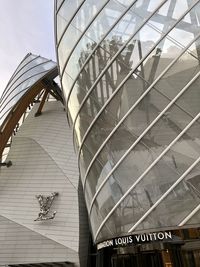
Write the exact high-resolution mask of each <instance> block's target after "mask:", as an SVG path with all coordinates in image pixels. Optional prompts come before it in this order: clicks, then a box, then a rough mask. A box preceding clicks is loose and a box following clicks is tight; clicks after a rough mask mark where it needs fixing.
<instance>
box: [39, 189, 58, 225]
mask: <svg viewBox="0 0 200 267" xmlns="http://www.w3.org/2000/svg"><path fill="white" fill-rule="evenodd" d="M56 196H58V192H53V193H51V195H50V196H43V195H36V196H35V197H36V198H37V200H38V202H39V204H40V212H39V214H38V217H37V218H36V219H35V220H34V221H46V220H51V219H54V217H55V215H56V211H54V212H53V213H52V214H50V215H49V211H50V208H51V205H52V203H53V201H54V198H55V197H56Z"/></svg>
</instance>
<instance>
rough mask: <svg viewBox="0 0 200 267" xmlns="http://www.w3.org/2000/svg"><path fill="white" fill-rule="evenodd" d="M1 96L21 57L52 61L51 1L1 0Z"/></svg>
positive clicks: (53, 49)
mask: <svg viewBox="0 0 200 267" xmlns="http://www.w3.org/2000/svg"><path fill="white" fill-rule="evenodd" d="M0 7H1V8H0V95H1V93H2V91H3V90H4V88H5V86H6V84H7V82H8V80H9V78H10V77H11V75H12V73H13V72H14V70H15V69H16V67H17V65H18V64H19V63H20V61H21V60H22V59H23V57H24V56H25V55H26V54H27V53H29V52H31V53H33V54H36V55H41V56H43V57H46V58H48V59H52V60H55V48H54V21H53V19H54V18H53V8H54V0H0Z"/></svg>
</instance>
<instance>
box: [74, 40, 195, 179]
mask: <svg viewBox="0 0 200 267" xmlns="http://www.w3.org/2000/svg"><path fill="white" fill-rule="evenodd" d="M197 45H198V42H197ZM164 61H165V58H164ZM188 61H189V62H190V64H189V67H190V69H187V70H188V71H187V72H186V71H183V72H181V71H180V72H178V73H177V69H179V68H181V67H182V65H183V64H184V62H185V64H187V62H188ZM144 69H145V68H144ZM197 71H199V63H198V61H197V60H196V59H195V58H194V57H193V56H190V55H187V54H184V55H183V56H182V57H180V59H179V60H178V61H177V63H176V64H174V65H173V67H171V69H170V70H169V71H168V72H167V73H166V74H165V75H164V76H163V78H162V79H161V80H160V81H159V82H158V83H157V84H156V85H155V87H154V89H152V90H151V91H150V92H149V93H148V94H147V95H146V97H145V98H144V99H143V100H142V101H141V102H140V103H139V104H138V105H137V106H136V108H135V109H134V110H133V111H132V113H131V114H130V115H129V116H128V118H127V119H126V120H125V121H124V123H123V124H122V126H121V127H120V128H119V130H118V131H117V132H116V133H115V134H114V136H113V137H112V138H111V139H112V140H118V141H116V144H117V146H118V142H119V140H122V139H123V134H125V133H126V135H128V134H131V135H133V136H138V135H140V134H141V133H142V131H144V130H145V128H146V127H147V126H148V125H149V124H150V123H151V122H152V121H153V119H154V118H155V117H156V116H157V115H159V113H160V111H162V110H163V109H164V108H165V107H166V106H167V104H168V103H169V102H170V100H171V99H172V97H175V94H174V92H176V94H177V93H178V92H180V90H181V89H182V88H183V87H184V86H185V85H186V84H187V83H188V82H189V81H190V80H191V78H192V77H193V75H192V73H193V74H194V75H195V74H196V72H197ZM143 73H145V72H143ZM172 73H173V87H171V92H172V93H170V92H169V91H167V92H165V91H166V90H163V89H166V86H164V84H163V83H164V82H165V81H166V78H168V79H169V80H170V77H171V74H172ZM162 81H164V82H162ZM198 83H199V82H198V81H197V82H196V83H194V84H193V85H192V87H191V89H190V90H188V91H186V93H185V96H186V97H184V98H180V100H179V101H178V102H177V103H178V106H179V107H180V108H182V109H183V108H184V111H186V112H187V113H188V114H189V115H191V116H193V115H194V114H196V113H197V111H198V101H199V100H200V99H199V92H198ZM149 84H150V83H149V82H148V83H147V82H145V81H144V80H142V79H141V78H140V77H135V78H134V77H132V79H130V80H129V81H128V82H127V83H126V85H125V86H124V88H123V90H124V91H123V94H122V95H121V93H120V92H119V94H117V95H116V96H115V98H113V100H112V101H111V102H110V104H109V105H108V106H107V108H106V109H105V111H104V112H103V113H102V114H101V116H100V117H99V119H98V120H97V121H96V123H95V125H94V126H93V128H92V129H91V131H90V133H89V135H88V136H87V138H86V140H85V144H86V145H87V147H90V148H91V151H92V154H93V155H95V153H96V151H97V150H98V148H99V147H100V145H101V144H102V143H103V141H104V140H105V138H106V137H107V136H108V134H110V132H111V130H112V129H113V128H114V126H115V125H116V123H117V122H119V120H120V119H121V118H122V117H123V116H124V115H125V114H126V113H127V112H128V110H129V109H130V108H131V107H132V105H133V104H134V103H135V102H136V100H137V99H138V98H139V97H140V95H141V94H142V93H143V92H144V90H146V88H147V87H148V86H147V85H149ZM163 86H164V87H163ZM133 88H134V91H133ZM162 91H163V92H164V93H163V92H162ZM166 94H168V96H167V95H166ZM185 99H187V101H185ZM93 102H94V101H93ZM176 112H177V114H176V116H177V119H176V121H178V124H181V125H182V126H181V127H183V126H184V125H185V122H184V116H183V117H181V116H180V115H181V114H179V113H180V112H179V111H178V110H177V111H176ZM168 115H169V114H167V116H168ZM174 116H175V115H174ZM166 120H167V117H166ZM186 121H187V120H186ZM79 123H80V124H81V122H79ZM84 125H85V126H87V123H84ZM99 129H103V131H102V130H101V134H98V133H99ZM122 133H123V134H122ZM94 136H95V138H94ZM79 138H80V140H81V137H79ZM132 139H133V140H132V142H134V140H135V139H134V138H132ZM96 140H98V142H96ZM126 142H127V140H125V144H123V145H124V146H125V148H127V147H128V144H129V143H128V142H127V144H126ZM108 144H110V143H109V142H108ZM111 147H112V149H113V146H110V145H107V146H105V147H104V149H103V150H102V152H101V153H100V155H99V156H98V158H97V160H98V161H99V162H101V163H102V169H103V166H105V164H106V162H107V157H105V155H110V153H111V151H112V150H111V151H110V150H108V148H109V149H110V148H111ZM83 153H84V152H83ZM81 160H84V159H83V158H82V157H81ZM90 160H92V158H91V159H90ZM90 160H88V159H87V162H90ZM82 165H84V166H85V167H86V169H87V167H88V166H87V164H86V163H82ZM98 165H99V163H98V164H97V166H98ZM86 169H85V171H86ZM98 170H99V171H98V172H101V169H99V167H98ZM85 171H84V172H83V173H82V175H84V174H85ZM93 172H94V173H95V176H94V173H93ZM90 176H91V178H92V177H93V176H94V177H96V179H98V177H99V176H100V173H99V175H97V170H96V169H95V166H94V167H93V169H92V170H91V171H90V173H89V175H88V179H89V180H90V178H89V177H90ZM96 179H95V180H96Z"/></svg>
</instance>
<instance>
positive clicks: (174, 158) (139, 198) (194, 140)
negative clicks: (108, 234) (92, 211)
mask: <svg viewBox="0 0 200 267" xmlns="http://www.w3.org/2000/svg"><path fill="white" fill-rule="evenodd" d="M199 123H200V121H198V122H196V123H194V125H193V126H192V127H191V128H190V129H189V130H188V131H187V132H186V133H185V134H184V135H183V136H182V137H181V138H180V139H179V140H178V142H176V143H175V144H174V145H173V146H172V147H171V149H170V150H169V151H168V152H167V153H166V154H165V155H164V156H163V157H162V158H161V159H160V160H159V161H158V163H156V165H155V166H154V167H153V168H151V170H150V171H149V172H148V173H147V174H146V175H145V176H144V177H143V178H142V180H141V181H140V182H139V183H138V184H137V185H136V186H135V188H134V189H133V190H132V191H131V192H130V193H129V194H128V196H127V197H126V198H125V199H124V200H123V201H122V202H121V203H120V205H119V206H118V208H117V209H116V210H115V212H114V213H113V214H112V216H111V217H110V219H109V220H108V222H107V223H106V225H107V227H108V228H110V227H111V225H113V220H114V219H115V218H118V223H117V227H116V229H114V231H121V229H120V228H121V227H123V229H124V230H123V231H126V232H127V230H129V229H128V228H130V227H131V226H130V223H131V225H133V224H134V223H136V222H137V221H138V220H139V219H140V218H141V217H142V216H143V215H144V214H145V212H147V211H148V209H149V208H150V207H151V206H152V205H153V204H154V203H155V202H156V201H157V200H158V199H159V198H160V197H161V196H162V195H163V194H164V193H165V192H166V191H167V190H168V189H169V188H170V186H171V185H172V184H173V183H174V182H175V181H176V180H177V179H178V178H179V177H180V176H181V175H182V174H183V173H184V172H185V171H186V170H187V169H188V168H189V167H190V166H191V164H192V163H193V162H194V161H195V160H196V159H197V158H198V157H199V153H200V139H199V131H200V124H199ZM157 150H159V149H157ZM136 152H137V151H136V150H135V153H136ZM140 153H142V151H141V152H140ZM143 153H145V152H143ZM137 154H138V152H137ZM159 154H160V153H159ZM152 156H153V154H152ZM132 162H135V161H132ZM143 162H145V160H143ZM137 166H139V165H137ZM121 169H122V166H121ZM130 170H131V169H130V168H129V172H131V173H130V178H131V179H132V184H133V183H134V182H135V181H136V179H135V178H136V177H135V173H134V172H133V171H132V170H131V171H130ZM116 174H117V173H116ZM120 177H121V176H120ZM114 184H115V186H116V187H117V186H118V187H120V188H121V196H122V195H124V193H125V192H126V190H127V188H126V189H125V190H124V185H121V184H120V183H119V181H118V176H115V175H113V186H114ZM110 186H111V180H110V181H109V184H108V183H107V184H106V185H105V186H104V187H103V189H102V190H101V193H100V194H99V196H98V197H97V200H96V202H95V207H96V208H97V206H98V208H99V211H100V213H101V216H102V217H104V218H105V216H106V215H107V214H108V212H109V210H111V208H112V207H113V206H114V204H115V203H116V202H117V201H118V200H119V199H120V197H121V196H120V195H119V194H118V195H116V194H114V192H113V190H112V195H109V197H108V195H107V198H106V192H107V190H108V188H110ZM181 190H183V188H182V189H181ZM102 197H103V199H102ZM102 200H103V201H102ZM127 207H130V208H127ZM91 217H93V215H92V216H91ZM99 225H100V222H99ZM115 226H116V225H115Z"/></svg>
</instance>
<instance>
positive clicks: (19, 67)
mask: <svg viewBox="0 0 200 267" xmlns="http://www.w3.org/2000/svg"><path fill="white" fill-rule="evenodd" d="M34 58H36V56H34V55H32V54H28V56H26V57H25V58H24V59H23V60H22V62H21V63H20V65H19V66H18V67H17V69H16V70H15V72H14V73H13V75H12V76H11V78H10V80H9V82H8V84H7V86H6V88H5V90H4V92H3V94H2V96H1V99H2V98H3V97H4V96H5V94H6V92H7V91H8V89H9V86H10V83H11V82H12V81H13V78H14V77H15V75H16V74H17V73H18V72H19V71H20V70H21V69H22V68H23V67H24V66H25V65H26V64H27V63H28V62H30V61H31V60H33V59H34Z"/></svg>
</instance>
